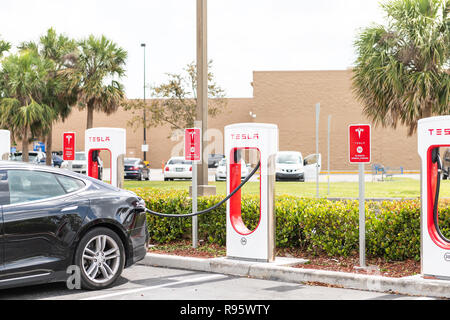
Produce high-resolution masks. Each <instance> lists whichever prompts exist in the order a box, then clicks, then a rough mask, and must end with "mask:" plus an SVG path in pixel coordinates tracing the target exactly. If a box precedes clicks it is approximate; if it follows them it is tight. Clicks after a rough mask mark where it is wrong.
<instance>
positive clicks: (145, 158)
mask: <svg viewBox="0 0 450 320" xmlns="http://www.w3.org/2000/svg"><path fill="white" fill-rule="evenodd" d="M141 47H143V48H144V110H143V112H144V146H146V145H147V129H146V127H147V119H146V115H145V114H146V112H145V106H146V105H145V43H141ZM143 148H146V147H143ZM143 151H144V161H146V160H147V152H146V151H145V149H144V150H143Z"/></svg>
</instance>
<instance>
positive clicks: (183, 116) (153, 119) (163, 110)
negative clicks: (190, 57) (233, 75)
mask: <svg viewBox="0 0 450 320" xmlns="http://www.w3.org/2000/svg"><path fill="white" fill-rule="evenodd" d="M211 65H212V61H211V60H210V61H209V63H208V66H209V68H208V69H209V70H211ZM183 71H184V73H183V74H173V73H169V74H167V76H168V80H167V82H165V83H163V84H161V85H159V86H157V87H154V88H152V96H153V99H152V101H151V103H150V104H146V103H144V102H143V101H142V100H136V101H132V102H130V103H129V104H128V105H127V106H126V108H125V109H126V110H131V111H132V113H133V118H132V119H131V120H130V121H129V123H128V124H129V125H130V126H134V125H137V124H139V125H145V126H146V127H147V128H149V127H158V126H162V125H165V124H169V125H170V127H171V129H172V130H175V129H184V128H188V127H192V126H193V125H194V120H195V119H196V114H197V110H196V108H197V68H196V64H195V63H193V62H192V63H190V64H188V65H187V67H186V68H184V69H183ZM224 97H225V92H224V90H223V89H222V88H221V87H220V86H218V85H217V83H216V82H215V80H214V74H213V73H212V72H208V98H209V101H208V114H209V115H210V116H212V117H215V116H216V115H218V114H219V113H220V112H221V111H223V109H224V108H225V107H226V100H225V99H224ZM144 109H145V111H146V112H147V114H148V115H149V116H148V117H146V123H145V124H144V119H143V110H144Z"/></svg>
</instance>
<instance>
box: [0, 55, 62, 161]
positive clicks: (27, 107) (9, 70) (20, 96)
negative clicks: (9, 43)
mask: <svg viewBox="0 0 450 320" xmlns="http://www.w3.org/2000/svg"><path fill="white" fill-rule="evenodd" d="M51 69H52V63H51V61H49V60H46V59H42V57H40V56H39V55H38V54H37V53H36V52H35V51H34V50H22V51H21V52H19V53H18V54H15V55H10V56H8V57H6V58H4V59H3V60H2V70H1V72H0V88H1V89H2V95H1V99H0V127H2V128H8V129H9V130H10V131H11V132H12V133H13V135H14V137H18V138H19V139H21V140H22V160H23V161H25V162H28V144H29V142H30V138H32V137H36V136H41V135H42V134H43V133H44V132H47V131H48V128H49V126H50V125H51V123H52V121H53V119H54V111H53V110H52V108H51V107H50V106H48V105H47V104H45V103H43V102H42V101H43V99H42V98H43V96H44V95H45V94H46V92H45V90H46V88H47V81H48V75H49V71H50V70H51Z"/></svg>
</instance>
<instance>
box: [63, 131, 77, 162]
mask: <svg viewBox="0 0 450 320" xmlns="http://www.w3.org/2000/svg"><path fill="white" fill-rule="evenodd" d="M63 160H66V161H72V160H75V132H64V133H63Z"/></svg>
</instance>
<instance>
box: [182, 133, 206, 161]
mask: <svg viewBox="0 0 450 320" xmlns="http://www.w3.org/2000/svg"><path fill="white" fill-rule="evenodd" d="M201 141H202V139H201V129H200V128H188V129H185V131H184V159H185V160H192V161H200V160H201Z"/></svg>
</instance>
